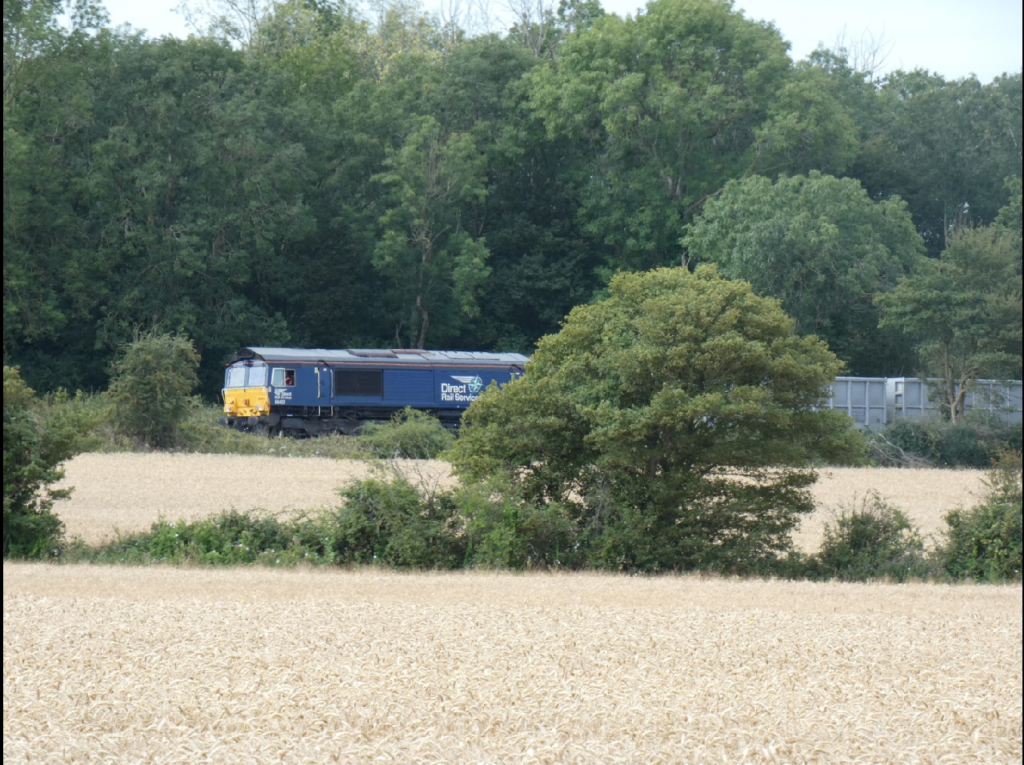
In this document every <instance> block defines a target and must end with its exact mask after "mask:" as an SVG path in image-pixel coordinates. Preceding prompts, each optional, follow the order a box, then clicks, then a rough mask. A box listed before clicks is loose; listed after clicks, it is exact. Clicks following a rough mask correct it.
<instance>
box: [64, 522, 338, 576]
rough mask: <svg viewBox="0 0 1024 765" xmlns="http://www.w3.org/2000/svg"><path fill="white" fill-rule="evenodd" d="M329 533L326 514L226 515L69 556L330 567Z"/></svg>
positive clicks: (158, 526) (159, 526)
mask: <svg viewBox="0 0 1024 765" xmlns="http://www.w3.org/2000/svg"><path fill="white" fill-rule="evenodd" d="M334 534H335V532H334V523H333V519H331V518H330V517H329V516H327V515H326V514H325V515H322V516H308V515H301V516H299V517H297V518H291V519H286V520H280V519H278V518H276V517H275V516H272V515H268V514H266V513H263V512H261V511H249V512H238V511H236V510H230V511H227V512H224V513H221V514H220V515H218V516H216V517H213V518H203V519H201V520H197V521H191V522H189V521H184V520H179V521H175V522H171V521H167V520H163V519H161V520H160V521H158V522H157V523H155V524H153V526H152V528H151V529H150V530H149V531H148V532H143V533H141V534H131V535H127V536H121V537H119V538H118V539H117V540H115V541H113V542H111V543H109V544H106V545H101V546H100V547H98V548H96V549H92V550H90V549H89V548H85V547H81V546H80V547H78V548H77V549H76V550H74V551H73V554H72V557H74V558H76V559H78V560H90V561H93V562H99V563H198V564H205V565H237V564H250V563H264V564H267V565H283V564H284V565H287V564H294V563H302V562H304V563H333V562H334V545H335V538H334Z"/></svg>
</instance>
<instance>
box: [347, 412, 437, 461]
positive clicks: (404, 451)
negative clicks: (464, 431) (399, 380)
mask: <svg viewBox="0 0 1024 765" xmlns="http://www.w3.org/2000/svg"><path fill="white" fill-rule="evenodd" d="M358 440H359V442H360V443H361V444H362V446H363V447H364V448H366V449H367V451H369V452H370V453H371V454H372V455H373V456H375V457H380V458H383V459H389V458H405V459H413V460H425V459H433V458H435V457H437V456H438V455H439V454H441V453H442V452H444V451H445V450H447V449H448V448H449V447H451V445H452V444H453V443H454V442H455V436H453V435H452V433H451V431H450V430H447V429H446V428H445V427H444V425H442V424H441V422H440V421H439V420H438V419H437V418H436V417H431V416H430V415H429V414H427V413H426V412H421V411H419V410H417V409H412V408H410V407H406V408H405V409H403V410H402V411H400V412H396V413H395V415H394V416H393V417H392V418H391V422H385V423H376V422H370V423H367V424H366V425H364V426H363V428H362V434H361V435H360V436H359V439H358Z"/></svg>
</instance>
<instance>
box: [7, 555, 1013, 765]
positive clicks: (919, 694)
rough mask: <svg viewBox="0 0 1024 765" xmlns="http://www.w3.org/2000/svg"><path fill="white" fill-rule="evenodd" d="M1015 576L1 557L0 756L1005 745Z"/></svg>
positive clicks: (923, 749) (208, 758)
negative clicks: (446, 570) (128, 564)
mask: <svg viewBox="0 0 1024 765" xmlns="http://www.w3.org/2000/svg"><path fill="white" fill-rule="evenodd" d="M1021 606H1022V603H1021V587H1020V586H1019V585H1018V586H955V587H953V586H941V585H903V586H896V585H851V584H845V585H840V584H813V583H807V582H759V581H735V580H720V579H707V578H698V577H663V578H655V579H647V578H628V577H616V576H607V575H596V574H587V575H536V574H535V575H521V576H516V575H507V574H506V575H499V574H480V573H476V574H466V573H459V574H443V575H442V574H414V575H401V574H388V573H379V572H373V571H340V570H337V569H331V570H317V571H302V570H289V571H281V570H270V569H259V568H255V569H233V570H211V569H168V568H158V567H152V568H144V569H132V568H107V567H99V566H93V567H89V566H50V565H42V564H36V565H33V564H6V563H5V564H4V645H3V651H4V701H3V714H4V762H5V763H23V762H43V763H65V762H68V763H70V762H76V763H101V762H102V763H129V762H131V763H134V762H157V763H228V762H285V763H300V762H317V763H319V762H343V763H369V762H395V763H417V762H434V763H440V762H459V763H462V762H471V763H504V762H509V763H512V762H514V763H594V762H607V763H613V762H614V763H658V762H661V763H713V762H714V763H723V762H725V763H762V762H779V763H888V762H906V763H911V762H913V763H939V762H950V763H952V762H955V763H1007V764H1009V763H1019V762H1020V761H1021V756H1022V746H1021V693H1022V688H1021V640H1022V634H1021Z"/></svg>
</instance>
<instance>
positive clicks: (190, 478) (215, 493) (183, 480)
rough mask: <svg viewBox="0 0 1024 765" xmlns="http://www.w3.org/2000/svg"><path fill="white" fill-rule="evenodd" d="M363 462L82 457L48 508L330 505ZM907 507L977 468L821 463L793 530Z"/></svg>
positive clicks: (937, 510) (80, 523)
mask: <svg viewBox="0 0 1024 765" xmlns="http://www.w3.org/2000/svg"><path fill="white" fill-rule="evenodd" d="M396 465H397V466H398V467H399V468H400V469H401V470H402V471H403V472H404V473H405V474H406V475H408V476H409V477H410V478H412V479H413V480H414V481H421V480H422V481H425V482H427V483H429V484H431V485H436V484H440V485H443V486H451V485H453V483H454V479H453V478H452V477H451V475H450V466H449V465H448V464H447V463H445V462H439V461H433V460H399V461H397V462H396ZM370 470H371V466H370V464H369V463H366V462H360V461H356V460H333V459H322V458H315V457H309V458H278V457H266V456H256V457H254V456H238V455H210V454H162V453H157V454H82V455H79V456H77V457H75V458H74V459H73V460H71V461H70V462H69V463H68V465H67V477H66V479H65V481H64V484H65V485H68V486H73V487H74V492H73V493H72V495H71V499H70V500H68V501H66V502H61V503H59V504H58V505H57V507H56V512H57V513H58V514H59V515H60V517H61V518H62V519H63V520H64V522H65V524H66V526H67V532H68V535H69V536H72V537H74V536H77V537H80V538H81V539H83V540H84V541H85V542H88V543H90V544H95V543H98V542H103V541H106V540H109V539H111V538H113V536H114V533H115V530H116V529H119V530H120V531H121V532H124V533H131V532H139V531H147V530H148V529H149V527H150V526H151V525H152V524H153V523H154V522H156V521H157V520H158V519H159V518H160V517H164V518H166V519H168V520H172V521H173V520H177V519H179V518H184V519H186V520H195V519H198V518H203V517H207V516H210V515H217V514H218V513H220V512H223V511H225V510H229V509H232V508H233V509H236V510H249V509H255V508H262V509H265V510H268V511H270V512H291V511H297V510H304V509H322V508H329V507H335V506H337V503H338V494H337V489H338V488H339V487H341V486H344V485H346V484H349V483H351V482H353V481H356V480H359V479H362V478H366V477H368V476H369V475H370ZM872 490H874V491H877V492H878V493H879V494H880V495H881V496H882V497H883V498H884V499H886V500H887V501H889V502H890V503H892V504H893V505H895V506H896V507H899V508H900V509H901V510H903V511H904V512H906V513H907V515H908V516H909V517H910V518H911V520H912V521H913V523H915V524H916V525H918V526H920V528H921V531H922V532H923V533H924V534H925V535H930V534H936V533H937V532H939V531H941V530H942V529H944V528H945V522H944V521H943V516H944V515H945V514H946V513H947V512H949V511H950V510H952V509H954V508H956V507H958V506H961V505H962V506H965V507H969V506H971V505H973V504H974V503H976V502H977V501H978V500H979V499H981V498H982V497H983V496H984V493H985V473H984V472H983V471H980V470H939V469H895V468H889V469H886V468H826V469H823V470H822V471H821V473H820V478H819V480H818V483H817V484H816V485H815V486H814V487H813V489H812V491H813V494H814V497H815V500H816V502H817V504H818V511H817V512H815V513H814V514H813V515H811V516H809V517H807V518H805V519H804V520H803V523H802V524H801V527H800V529H799V530H798V531H797V532H796V534H795V535H794V541H795V542H796V545H797V547H798V548H800V549H801V550H804V551H805V552H814V551H815V550H817V548H818V546H819V545H820V544H821V539H822V531H823V529H824V524H825V522H826V521H828V520H829V519H831V518H833V517H834V515H835V513H836V512H837V511H838V510H839V509H840V508H842V507H850V506H853V505H854V503H855V502H859V501H860V500H861V499H863V498H864V497H865V496H866V495H867V493H868V492H869V491H872Z"/></svg>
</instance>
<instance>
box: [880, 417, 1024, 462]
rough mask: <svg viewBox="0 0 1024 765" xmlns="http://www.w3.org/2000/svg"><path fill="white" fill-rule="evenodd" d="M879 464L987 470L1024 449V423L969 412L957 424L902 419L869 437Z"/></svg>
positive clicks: (935, 418)
mask: <svg viewBox="0 0 1024 765" xmlns="http://www.w3.org/2000/svg"><path fill="white" fill-rule="evenodd" d="M868 438H869V441H870V442H871V456H872V459H873V461H874V462H876V464H880V465H882V466H885V467H890V466H891V467H900V466H908V465H912V464H919V463H924V464H929V465H934V466H935V467H970V468H986V467H988V466H989V465H991V464H992V461H993V460H994V459H996V458H997V457H998V456H999V454H1000V453H1001V452H1003V451H1005V450H1006V449H1015V450H1017V451H1019V450H1020V449H1021V425H1020V423H1015V424H1007V423H1002V422H1000V421H999V420H997V419H995V418H993V417H990V416H988V415H987V413H985V412H969V413H968V414H967V415H966V416H964V417H961V418H959V419H958V420H957V421H956V422H950V421H949V420H944V419H942V418H939V417H924V418H920V419H911V418H900V419H897V420H896V421H894V422H893V423H891V424H889V425H887V426H886V427H885V428H883V429H882V430H881V431H880V432H879V433H877V434H868Z"/></svg>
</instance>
